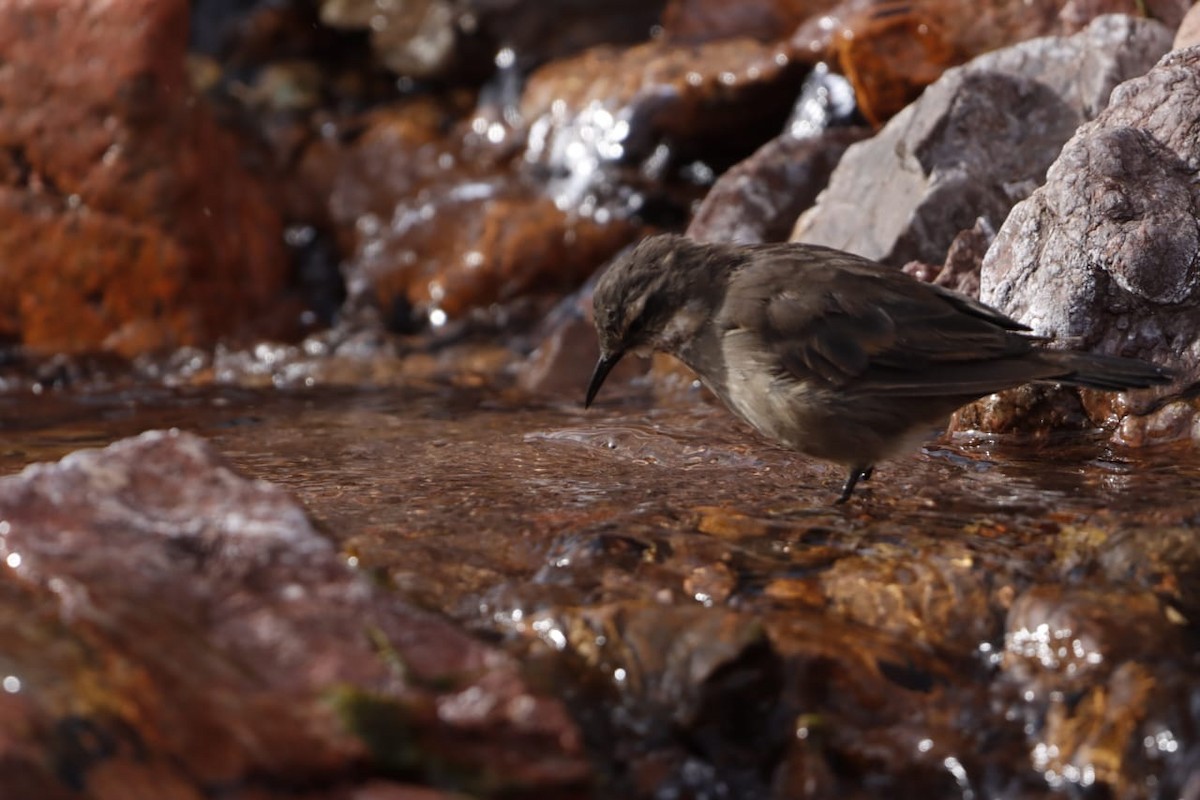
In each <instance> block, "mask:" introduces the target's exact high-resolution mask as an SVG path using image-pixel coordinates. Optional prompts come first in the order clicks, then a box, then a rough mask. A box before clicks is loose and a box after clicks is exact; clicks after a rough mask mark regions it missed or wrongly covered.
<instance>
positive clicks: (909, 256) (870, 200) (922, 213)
mask: <svg viewBox="0 0 1200 800" xmlns="http://www.w3.org/2000/svg"><path fill="white" fill-rule="evenodd" d="M1169 40H1170V33H1169V32H1168V31H1167V29H1166V28H1164V27H1163V26H1162V25H1161V24H1160V23H1157V22H1153V21H1149V20H1135V19H1131V18H1127V17H1119V16H1110V17H1104V18H1101V19H1098V20H1096V21H1095V22H1093V23H1092V24H1091V25H1090V26H1089V27H1088V28H1087V29H1086V30H1084V31H1083V32H1081V33H1079V34H1076V35H1074V36H1071V37H1066V38H1062V37H1058V38H1046V39H1038V40H1034V41H1031V42H1025V43H1023V44H1020V45H1016V46H1014V47H1012V48H1009V49H1006V50H1003V51H998V52H995V53H989V54H987V55H984V56H981V57H979V58H978V59H976V60H975V61H972V62H971V63H970V64H967V65H965V66H963V67H961V68H957V69H954V70H951V71H949V72H947V73H946V75H944V76H943V77H942V78H941V79H940V80H938V82H937V83H935V84H934V85H932V86H931V87H929V89H928V90H927V91H926V92H925V93H924V94H923V95H922V96H921V98H920V99H919V100H918V101H917V102H915V103H913V104H912V105H911V106H909V107H908V108H906V109H905V110H904V111H903V112H902V113H901V114H899V115H898V116H896V117H895V118H894V119H893V120H892V121H891V122H890V123H888V125H887V126H886V127H885V128H884V129H883V131H881V132H880V134H879V135H877V136H876V137H875V138H873V139H871V140H869V141H867V142H863V143H860V144H857V145H854V146H852V147H851V148H850V149H849V150H848V151H847V152H846V154H845V156H844V157H843V158H842V160H841V162H840V163H839V165H838V167H837V168H836V169H835V170H834V174H833V177H832V179H831V180H830V185H829V188H828V190H827V191H826V192H825V193H824V194H823V195H822V197H821V198H820V200H819V201H818V203H817V205H816V206H815V207H814V208H812V209H810V210H809V211H808V212H806V213H805V214H804V215H802V216H801V217H800V219H799V221H798V222H797V224H796V228H795V230H794V231H793V234H792V238H793V239H794V240H796V241H805V242H811V243H814V244H825V245H830V246H833V247H839V248H842V249H846V250H850V251H852V252H856V253H859V254H861V255H865V256H868V257H870V258H876V259H880V260H883V261H885V262H887V263H893V264H896V265H901V264H904V263H906V262H908V261H921V262H925V263H931V264H939V263H942V261H943V260H944V258H945V255H946V250H947V248H948V247H949V246H950V243H951V242H952V241H953V240H954V238H955V236H957V235H958V233H959V232H960V231H962V230H966V229H969V228H972V227H973V226H974V225H975V223H976V220H978V219H979V218H981V217H982V218H983V219H984V220H985V222H986V223H987V224H989V225H991V226H993V227H999V225H1000V223H1001V222H1002V221H1003V220H1004V219H1005V217H1006V216H1007V215H1008V212H1009V210H1010V209H1011V208H1012V206H1013V205H1014V204H1015V203H1016V202H1018V201H1019V200H1022V199H1024V198H1025V197H1027V196H1028V195H1029V194H1030V193H1031V192H1032V191H1033V189H1034V188H1036V186H1037V185H1038V184H1040V183H1041V181H1042V179H1043V177H1044V175H1045V171H1046V169H1047V168H1048V166H1049V165H1050V164H1051V163H1052V162H1053V160H1054V159H1055V157H1057V155H1058V153H1059V150H1060V148H1061V147H1062V144H1063V142H1065V141H1066V140H1067V139H1068V138H1069V137H1070V135H1071V134H1072V133H1073V132H1074V130H1075V128H1076V127H1077V126H1078V125H1079V124H1080V123H1081V122H1083V121H1085V120H1087V119H1090V118H1092V117H1093V116H1094V115H1095V114H1096V113H1098V111H1099V110H1100V109H1101V108H1103V107H1104V105H1105V102H1106V100H1107V97H1108V93H1109V91H1110V90H1111V89H1112V87H1114V86H1116V85H1117V84H1118V83H1119V82H1121V81H1122V80H1125V79H1126V78H1129V77H1132V76H1134V75H1139V74H1141V73H1142V72H1144V71H1145V70H1146V69H1148V68H1149V67H1150V66H1151V65H1152V63H1153V62H1154V60H1155V59H1157V58H1158V57H1159V56H1160V55H1161V54H1162V53H1163V52H1164V51H1165V50H1166V48H1168V47H1169V46H1170V42H1169ZM1081 64H1086V65H1087V68H1086V69H1084V68H1081V66H1080V65H1081Z"/></svg>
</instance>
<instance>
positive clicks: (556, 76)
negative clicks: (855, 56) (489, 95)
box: [520, 39, 805, 187]
mask: <svg viewBox="0 0 1200 800" xmlns="http://www.w3.org/2000/svg"><path fill="white" fill-rule="evenodd" d="M804 72H805V67H804V65H802V64H800V63H798V62H796V61H795V60H794V59H792V58H791V57H790V55H789V54H788V52H787V50H786V48H781V47H779V46H775V45H769V44H759V43H757V42H753V41H750V40H747V39H732V40H722V41H716V42H709V43H706V44H701V45H696V46H682V45H671V44H669V43H664V42H660V41H652V42H646V43H644V44H640V45H637V46H635V47H631V48H627V49H624V50H616V49H613V48H605V47H600V48H593V49H592V50H589V51H587V52H586V53H583V54H581V55H580V56H577V57H575V58H572V59H565V60H562V61H558V62H555V63H553V64H548V65H546V66H545V67H543V68H541V69H539V70H538V71H536V72H535V73H534V74H533V75H531V76H530V80H529V84H528V86H527V88H526V92H525V94H524V96H523V97H522V99H521V105H520V110H521V115H522V117H523V118H524V119H525V120H526V122H527V124H528V125H529V126H530V142H529V146H528V148H527V151H526V154H525V157H526V159H527V160H529V161H531V162H533V163H540V164H544V165H547V166H548V167H550V168H551V169H552V170H555V171H565V172H566V173H567V174H568V176H569V177H568V178H567V180H572V179H573V180H574V182H575V183H576V184H579V183H583V184H584V186H585V187H586V184H587V181H588V179H589V175H588V173H589V172H590V171H594V170H595V168H596V166H597V164H602V163H605V162H618V163H628V164H641V165H642V169H643V170H647V169H649V170H652V171H653V172H654V173H656V174H658V175H661V174H664V172H665V170H666V169H667V167H668V164H669V163H676V164H681V163H686V162H687V161H688V160H690V159H695V158H709V159H712V160H713V164H712V166H713V167H715V168H717V169H720V168H723V167H724V166H725V164H726V163H731V162H732V161H734V160H737V159H738V158H740V157H742V156H744V155H746V154H748V153H749V152H750V151H751V150H753V149H754V148H755V147H757V146H758V145H760V144H762V143H763V142H764V141H766V140H767V139H768V138H770V137H771V136H772V135H774V133H775V132H776V131H778V130H779V129H780V128H781V126H782V124H783V121H784V120H785V119H786V118H787V116H788V113H789V112H790V111H791V108H792V103H793V101H794V100H795V98H796V94H797V92H798V90H799V88H800V84H801V79H802V77H803V74H804ZM662 148H666V149H665V151H663V149H662ZM651 157H653V160H652V161H651V162H650V163H644V162H646V161H647V159H651ZM721 162H724V163H721Z"/></svg>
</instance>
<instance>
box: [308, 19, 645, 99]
mask: <svg viewBox="0 0 1200 800" xmlns="http://www.w3.org/2000/svg"><path fill="white" fill-rule="evenodd" d="M663 2H664V0H649V2H646V0H616V2H609V3H605V4H603V6H599V5H595V4H591V3H579V2H573V1H572V0H526V1H525V2H514V1H513V0H416V1H415V2H404V3H379V2H377V1H376V0H321V20H322V21H323V22H324V23H325V24H327V25H331V26H333V27H337V28H342V29H348V30H363V31H369V32H370V35H371V48H372V50H373V51H374V52H375V53H376V54H377V55H378V57H379V59H380V60H381V61H382V62H383V63H384V64H385V65H387V67H388V68H389V69H390V70H392V71H393V72H396V73H398V74H400V75H404V76H410V77H414V78H450V79H479V78H481V77H483V76H485V75H487V74H489V73H490V72H491V71H492V69H493V68H494V66H495V65H494V62H493V57H494V55H495V53H496V51H497V50H498V49H499V48H502V47H509V48H512V51H513V52H514V54H515V57H516V58H518V59H520V60H521V61H522V62H525V63H526V64H538V63H542V62H544V61H546V60H549V59H552V58H561V57H563V56H566V55H569V54H571V53H575V52H577V51H579V50H582V49H584V48H586V47H589V46H591V45H594V44H599V43H602V42H634V41H638V40H641V39H644V38H645V37H646V36H647V35H648V34H649V32H650V27H651V25H653V24H654V23H655V22H656V21H657V19H658V15H659V12H660V11H661V10H662V6H663Z"/></svg>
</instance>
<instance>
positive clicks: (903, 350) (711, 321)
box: [584, 234, 1171, 503]
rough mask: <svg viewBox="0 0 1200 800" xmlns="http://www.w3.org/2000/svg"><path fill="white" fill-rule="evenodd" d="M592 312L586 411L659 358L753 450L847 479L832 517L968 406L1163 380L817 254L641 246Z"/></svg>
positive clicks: (855, 260) (803, 248)
mask: <svg viewBox="0 0 1200 800" xmlns="http://www.w3.org/2000/svg"><path fill="white" fill-rule="evenodd" d="M593 303H594V306H595V316H596V333H597V335H598V336H599V339H600V361H599V362H598V363H597V364H596V370H595V372H594V373H593V374H592V380H591V384H590V385H589V386H588V390H587V398H586V400H585V402H584V405H585V407H586V406H590V405H591V403H592V400H593V399H595V397H596V393H597V392H598V391H599V390H600V386H601V385H602V384H603V383H604V379H605V377H606V376H607V375H608V373H609V371H610V370H611V369H612V368H613V365H615V364H616V363H617V362H618V361H620V359H621V357H622V356H624V355H625V354H626V353H629V352H633V353H638V354H641V355H648V354H649V353H650V352H651V351H654V350H659V351H662V352H665V353H670V354H671V355H673V356H675V357H676V358H678V359H679V360H680V361H682V362H683V363H684V364H686V365H687V366H688V367H690V368H691V369H692V370H693V371H694V372H696V374H697V375H699V376H700V379H701V380H702V381H703V382H704V383H705V385H707V386H708V387H709V388H710V389H711V390H712V391H713V392H714V393H715V394H716V395H717V396H718V397H720V398H721V400H722V401H723V402H724V403H725V405H726V406H728V407H729V409H730V410H731V411H733V412H734V413H735V414H737V415H738V416H739V417H741V418H742V419H744V420H745V421H746V422H748V423H749V424H750V425H751V426H753V427H754V428H755V429H756V430H758V432H759V433H761V434H762V435H763V436H765V437H767V438H768V439H771V440H772V441H774V442H776V443H778V444H780V445H783V446H784V447H787V448H791V449H793V450H797V451H799V452H801V453H805V454H807V455H810V456H815V457H817V458H821V459H825V460H828V461H833V462H836V463H838V464H842V465H844V466H846V467H848V468H849V476H848V477H847V478H846V482H845V485H844V486H843V488H842V492H841V494H840V495H839V497H838V499H837V502H839V503H843V502H845V501H846V500H848V499H849V498H850V495H851V493H852V492H853V491H854V487H855V485H856V484H857V483H858V481H859V480H860V479H868V478H870V477H871V472H872V470H873V469H874V466H875V464H876V463H878V462H879V461H881V460H883V459H885V458H889V457H891V456H893V455H896V454H897V453H900V452H903V451H905V450H906V449H909V448H912V447H915V446H916V445H918V444H919V443H920V442H921V441H922V440H923V439H924V438H925V437H926V436H928V435H929V434H930V432H931V431H932V429H933V428H934V427H935V426H936V425H937V424H938V423H939V422H941V421H943V420H945V418H946V417H947V416H948V415H949V414H950V412H952V411H954V410H955V409H956V408H958V407H960V406H962V405H965V404H966V403H969V402H971V401H972V400H975V399H977V398H979V397H983V396H986V395H989V394H991V393H993V392H998V391H1001V390H1003V389H1009V388H1012V387H1014V386H1019V385H1021V384H1023V383H1030V382H1033V383H1060V384H1066V385H1068V386H1087V387H1091V388H1094V389H1108V390H1120V389H1132V388H1144V387H1148V386H1153V385H1157V384H1163V383H1167V382H1169V381H1170V379H1171V374H1170V372H1169V371H1168V370H1166V369H1164V368H1162V367H1158V366H1155V365H1154V364H1150V363H1147V362H1145V361H1140V360H1137V359H1131V358H1120V357H1116V356H1107V355H1099V354H1094V353H1082V352H1075V351H1067V350H1050V349H1046V348H1045V347H1044V346H1043V344H1044V343H1045V342H1046V339H1045V338H1044V337H1038V336H1034V335H1032V334H1030V333H1028V331H1029V328H1027V327H1026V326H1024V325H1022V324H1021V323H1019V322H1016V321H1015V320H1012V319H1010V318H1008V317H1006V316H1005V315H1004V314H1001V313H1000V312H999V311H996V310H995V309H993V308H989V307H988V306H986V305H984V304H982V303H980V302H978V301H976V300H972V299H971V298H969V297H966V296H964V295H961V294H958V293H956V292H952V291H949V290H947V289H943V288H941V287H939V286H934V285H933V284H929V283H923V282H921V281H918V280H916V279H914V278H911V277H909V276H908V275H905V274H904V273H903V272H901V271H900V270H897V269H894V268H892V267H887V266H884V265H882V264H878V263H876V262H874V261H871V260H869V259H866V258H862V257H860V256H856V255H853V254H851V253H845V252H842V251H840V250H833V249H831V248H828V247H819V246H816V245H808V244H798V243H790V244H761V245H736V244H704V243H700V242H696V241H693V240H691V239H688V238H685V237H682V236H675V235H671V234H665V235H660V236H652V237H650V238H648V239H645V240H643V241H642V242H641V243H640V244H639V245H638V246H637V247H636V248H635V249H634V250H633V251H632V252H631V253H630V254H628V255H626V256H624V257H623V258H621V259H620V260H619V261H617V262H616V263H614V264H613V265H612V267H611V268H609V269H608V270H607V271H606V272H605V273H604V275H603V276H601V278H600V280H599V282H598V283H597V285H596V291H595V295H594V299H593Z"/></svg>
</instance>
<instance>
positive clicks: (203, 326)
mask: <svg viewBox="0 0 1200 800" xmlns="http://www.w3.org/2000/svg"><path fill="white" fill-rule="evenodd" d="M187 13H188V8H187V3H186V2H183V0H132V2H127V3H112V2H109V3H97V2H92V1H91V0H66V2H61V1H60V0H31V1H30V2H20V3H14V2H6V3H3V4H0V51H2V52H3V53H4V79H3V80H0V254H3V263H2V266H0V339H3V340H8V341H16V342H21V343H23V344H25V345H27V346H29V347H31V348H34V349H36V350H43V351H80V350H89V349H98V348H105V349H113V350H117V351H120V352H123V353H126V354H129V353H135V352H140V351H144V350H148V349H154V348H162V347H171V346H176V345H179V344H187V343H200V342H208V341H211V340H212V339H213V338H215V337H216V336H218V335H220V334H226V333H231V332H235V331H236V330H237V329H238V327H239V326H240V325H246V324H248V323H250V322H251V321H254V320H255V319H256V317H260V316H261V315H262V314H263V312H264V311H265V310H266V309H267V308H268V307H269V304H271V303H273V302H274V301H275V300H276V295H277V293H278V291H279V289H280V288H281V287H282V285H283V282H284V278H285V272H286V260H285V253H284V250H283V243H282V227H281V222H280V219H279V216H278V214H277V213H276V211H275V209H274V208H273V205H272V201H271V198H270V196H269V195H268V193H267V192H266V191H265V190H264V188H263V187H262V186H261V185H259V184H258V183H257V182H256V181H255V180H254V179H252V177H251V176H250V175H249V174H248V173H247V172H246V171H245V170H244V169H243V168H242V167H240V166H239V164H238V151H237V147H236V146H235V143H234V142H233V141H232V140H231V139H230V137H229V135H228V134H227V133H225V132H223V131H222V130H220V129H218V128H217V127H216V125H215V123H214V121H213V119H212V117H211V115H210V114H209V113H208V110H207V109H206V108H205V107H204V105H203V104H201V103H197V101H196V98H195V97H194V96H192V94H191V92H190V90H189V88H188V80H187V75H186V73H185V70H184V51H185V47H186V42H187V19H188V17H187Z"/></svg>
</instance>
